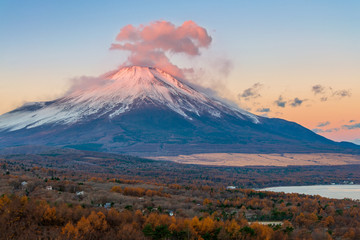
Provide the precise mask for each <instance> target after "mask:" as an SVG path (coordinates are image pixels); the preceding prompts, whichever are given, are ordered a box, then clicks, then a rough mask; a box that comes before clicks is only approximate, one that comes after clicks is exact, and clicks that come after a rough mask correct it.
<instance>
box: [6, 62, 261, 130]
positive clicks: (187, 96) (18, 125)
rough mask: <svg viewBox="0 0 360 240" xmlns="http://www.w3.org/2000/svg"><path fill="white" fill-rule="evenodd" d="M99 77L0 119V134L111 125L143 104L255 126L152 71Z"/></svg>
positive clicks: (230, 109)
mask: <svg viewBox="0 0 360 240" xmlns="http://www.w3.org/2000/svg"><path fill="white" fill-rule="evenodd" d="M104 78H105V80H104V81H103V83H102V84H100V85H96V86H95V87H93V88H90V89H86V90H77V91H74V92H72V93H71V94H68V95H66V96H64V97H62V98H60V99H58V100H56V101H51V102H35V103H27V104H25V105H24V106H22V107H20V108H18V109H16V110H14V111H11V112H9V113H6V114H4V115H2V116H1V117H0V131H4V130H7V131H15V130H20V129H30V128H34V127H39V126H42V125H46V124H57V125H68V124H75V123H79V122H83V121H87V120H89V119H95V118H100V117H107V118H108V119H109V120H111V119H113V118H115V117H117V116H119V115H121V114H123V113H125V112H128V111H131V109H133V108H136V107H137V105H138V104H142V103H143V102H149V103H150V102H151V103H153V104H155V105H161V106H164V107H166V108H168V109H169V110H172V111H174V112H176V113H178V114H179V115H181V116H183V117H184V118H186V119H188V120H192V117H191V115H192V114H195V115H197V116H202V115H206V114H207V115H211V116H213V117H216V118H221V116H222V115H223V114H224V113H226V114H233V115H234V116H237V117H239V118H241V119H249V120H251V121H252V122H254V123H258V122H259V120H258V118H257V117H256V116H255V115H253V114H251V113H249V112H246V111H243V110H241V109H238V108H234V107H230V106H228V105H225V104H224V103H221V102H219V101H216V100H214V99H210V98H209V97H207V96H206V95H204V94H202V93H200V92H198V91H196V90H194V89H193V88H191V87H189V86H187V85H185V84H183V83H182V82H181V81H179V80H177V79H175V78H174V77H172V76H171V75H169V74H168V73H166V72H164V71H162V70H160V69H157V68H150V67H138V66H132V67H125V68H122V69H121V70H120V71H118V72H115V73H112V74H109V75H107V76H104Z"/></svg>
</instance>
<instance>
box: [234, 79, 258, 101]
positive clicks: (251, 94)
mask: <svg viewBox="0 0 360 240" xmlns="http://www.w3.org/2000/svg"><path fill="white" fill-rule="evenodd" d="M262 87H263V85H262V84H261V83H255V84H254V85H252V86H251V87H250V88H248V89H245V90H244V91H243V93H241V94H239V95H238V98H239V99H244V100H245V101H248V100H250V99H254V98H258V97H261V95H260V93H259V91H260V90H261V88H262Z"/></svg>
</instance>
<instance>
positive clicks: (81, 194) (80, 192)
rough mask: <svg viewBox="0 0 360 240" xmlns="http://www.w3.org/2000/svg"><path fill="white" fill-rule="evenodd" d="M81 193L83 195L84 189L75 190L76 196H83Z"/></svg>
mask: <svg viewBox="0 0 360 240" xmlns="http://www.w3.org/2000/svg"><path fill="white" fill-rule="evenodd" d="M83 195H84V191H79V192H76V196H83Z"/></svg>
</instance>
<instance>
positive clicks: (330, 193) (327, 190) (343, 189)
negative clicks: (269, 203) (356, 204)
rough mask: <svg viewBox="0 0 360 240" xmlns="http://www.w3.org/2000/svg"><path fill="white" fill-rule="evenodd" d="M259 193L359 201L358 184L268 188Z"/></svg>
mask: <svg viewBox="0 0 360 240" xmlns="http://www.w3.org/2000/svg"><path fill="white" fill-rule="evenodd" d="M259 191H272V192H284V193H300V194H309V195H320V196H322V197H327V198H336V199H343V198H351V199H354V200H360V185H358V184H354V185H313V186H288V187H269V188H263V189H259Z"/></svg>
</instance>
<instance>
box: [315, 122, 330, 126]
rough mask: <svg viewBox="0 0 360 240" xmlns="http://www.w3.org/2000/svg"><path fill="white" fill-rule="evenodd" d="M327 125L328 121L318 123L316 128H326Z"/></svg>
mask: <svg viewBox="0 0 360 240" xmlns="http://www.w3.org/2000/svg"><path fill="white" fill-rule="evenodd" d="M329 124H330V122H329V121H326V122H321V123H319V124H318V125H317V127H325V126H327V125H329Z"/></svg>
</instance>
